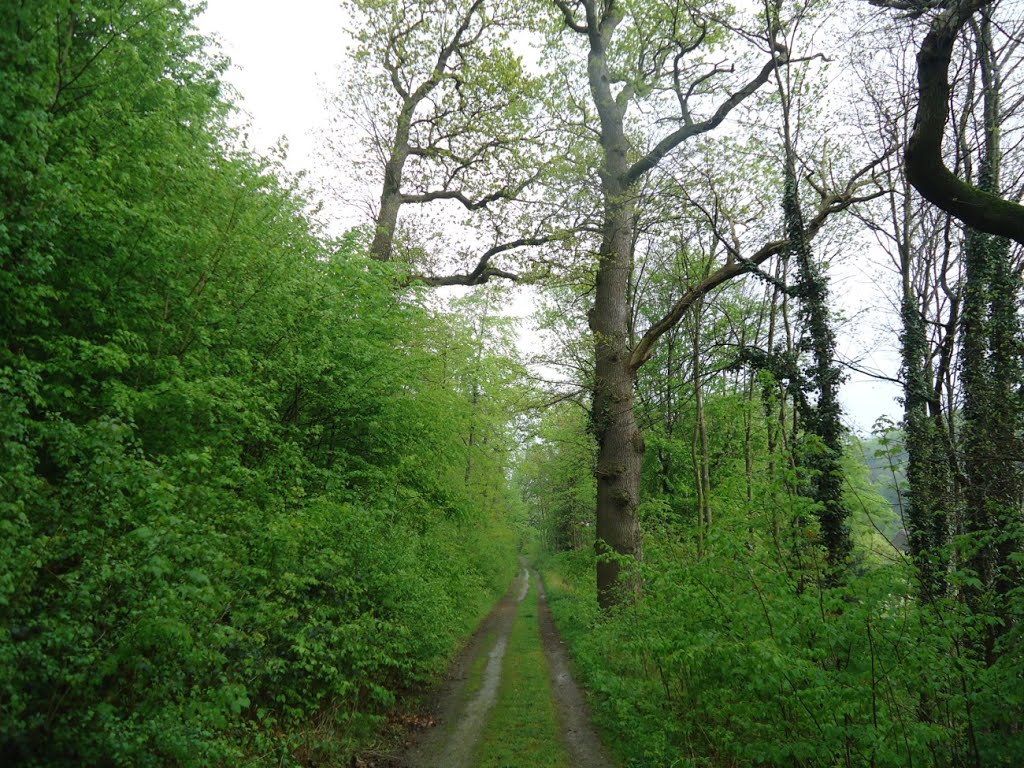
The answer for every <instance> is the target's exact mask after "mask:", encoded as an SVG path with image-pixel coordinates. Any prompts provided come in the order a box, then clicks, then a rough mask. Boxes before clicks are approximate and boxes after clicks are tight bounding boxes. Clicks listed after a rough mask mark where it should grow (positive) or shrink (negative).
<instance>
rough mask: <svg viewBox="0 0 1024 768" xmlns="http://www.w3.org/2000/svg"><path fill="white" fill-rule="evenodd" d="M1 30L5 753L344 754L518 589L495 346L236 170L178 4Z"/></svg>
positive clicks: (297, 200)
mask: <svg viewBox="0 0 1024 768" xmlns="http://www.w3.org/2000/svg"><path fill="white" fill-rule="evenodd" d="M0 14H2V24H0V35H2V36H3V41H4V42H3V46H2V54H0V57H2V58H0V82H2V83H3V84H4V87H3V88H2V89H0V90H2V93H3V96H0V106H2V111H0V134H2V136H3V138H4V141H3V142H2V145H3V146H2V149H0V179H2V180H3V188H2V189H3V192H2V193H3V195H4V196H5V197H4V199H5V204H4V207H3V218H2V220H0V267H2V268H0V280H2V281H3V284H2V289H3V291H4V295H5V300H4V302H3V308H2V310H0V322H2V340H3V343H2V345H0V391H2V396H0V437H2V441H0V444H2V448H0V452H2V454H0V455H2V463H0V532H2V534H3V535H2V536H0V757H2V759H3V761H4V762H5V763H11V764H18V765H27V766H32V765H48V766H59V765H69V766H70V765H75V766H79V765H125V766H128V765H130V766H150V765H151V766H163V765H183V766H186V765H192V766H209V765H218V764H219V765H239V764H246V765H283V764H295V763H296V762H297V761H300V760H307V759H315V760H323V759H328V758H329V757H330V756H331V755H339V754H345V752H344V751H345V750H347V749H349V748H351V747H352V746H353V744H355V743H357V742H358V740H359V739H360V738H363V737H365V736H366V734H367V733H369V732H370V730H371V729H372V728H373V727H374V726H375V725H376V724H377V723H378V722H379V720H380V715H381V713H382V712H383V711H384V710H385V709H386V708H387V707H389V706H391V705H393V704H394V702H395V700H396V695H397V693H398V692H400V691H405V690H407V689H408V687H409V686H410V685H414V684H416V683H418V682H422V681H424V680H427V679H428V678H429V677H430V676H431V675H432V674H433V673H435V672H436V671H437V670H438V669H440V668H441V667H442V666H443V665H444V664H445V662H446V660H447V658H448V657H449V655H450V654H451V652H452V651H453V649H454V647H455V645H456V643H457V641H458V639H459V638H460V637H462V636H464V635H465V634H466V633H467V632H468V630H469V629H470V627H471V626H473V625H474V623H475V622H476V620H477V619H478V618H479V616H480V614H481V612H482V611H483V610H485V609H486V607H487V605H488V604H489V602H490V600H491V598H492V597H493V596H494V595H496V594H497V593H499V592H500V591H501V590H502V589H504V587H505V586H506V585H507V582H508V579H509V578H510V576H511V573H512V570H513V569H514V560H513V558H512V550H513V547H514V543H515V542H514V539H513V536H512V534H511V533H510V532H509V531H508V530H507V528H506V527H505V524H504V522H503V520H504V516H505V515H506V513H507V511H508V508H509V505H510V503H511V502H510V501H509V500H508V493H507V491H506V488H505V483H504V477H505V474H504V473H505V471H506V468H505V466H504V464H503V462H501V461H500V460H498V459H495V458H493V457H491V461H490V462H489V463H486V464H484V463H480V464H479V465H478V466H479V470H478V475H477V476H476V477H475V480H474V482H473V483H469V482H467V480H466V478H465V477H464V475H463V472H462V468H463V467H465V466H466V463H467V457H468V455H469V453H470V450H471V449H470V448H468V447H467V445H466V439H465V438H466V433H467V430H468V425H469V424H470V422H471V421H472V420H473V419H474V418H475V416H474V405H473V403H472V401H471V398H470V397H469V396H468V394H467V391H466V389H465V388H464V387H462V386H455V385H453V381H454V380H456V379H458V378H460V377H461V378H462V379H464V380H468V379H471V378H473V376H474V375H475V374H474V373H473V369H471V368H469V367H468V361H467V359H466V358H465V357H462V358H458V359H448V360H442V359H440V358H439V357H438V356H437V355H436V354H435V348H436V346H437V344H438V342H439V340H441V339H446V340H448V339H454V340H456V341H457V342H458V343H461V344H463V345H467V344H468V341H467V340H468V339H471V333H470V332H469V331H467V330H465V329H464V328H462V327H459V326H458V325H457V324H455V323H454V321H453V320H452V319H451V318H448V317H445V316H443V315H441V314H439V313H436V312H430V311H428V310H427V309H425V308H424V307H423V306H422V304H421V303H420V302H419V301H418V300H417V299H416V297H415V296H401V295H400V294H399V293H398V289H397V288H396V286H397V285H398V276H397V275H396V274H394V273H393V272H392V271H390V270H389V269H388V268H387V267H386V266H383V265H379V264H376V263H372V262H371V263H368V261H367V260H366V259H365V258H364V257H363V256H362V255H361V248H360V246H359V241H358V236H357V234H356V233H353V234H352V235H350V236H349V237H347V238H346V239H345V240H343V241H342V242H340V243H334V244H330V245H325V244H322V243H321V242H320V241H319V240H318V239H317V237H316V236H315V233H314V232H313V231H311V228H310V225H309V224H308V223H307V222H306V221H305V220H304V218H303V215H302V211H303V208H304V205H305V202H304V200H303V199H302V197H301V195H299V194H298V193H297V191H296V189H295V188H294V185H293V184H292V183H290V182H287V181H283V180H282V175H281V173H280V170H279V169H278V168H276V167H275V166H274V165H273V164H272V163H271V162H269V161H266V160H262V159H259V158H254V157H252V156H251V155H249V154H248V153H247V152H245V151H243V150H229V149H227V148H226V147H228V146H229V145H231V144H232V143H236V142H235V140H234V137H233V136H232V135H231V134H230V133H229V132H228V131H227V129H226V128H225V127H224V119H223V118H224V115H225V114H226V112H227V110H228V108H229V107H228V105H227V104H226V103H225V102H224V101H223V100H222V99H221V96H220V90H219V85H218V79H217V78H218V73H219V69H220V64H219V63H218V62H216V61H210V60H209V59H208V58H207V57H206V56H205V54H203V52H202V48H201V46H202V40H201V39H199V38H198V37H197V36H196V35H195V34H194V32H193V31H192V29H191V27H190V22H191V17H192V11H190V10H188V9H187V7H186V6H185V5H184V4H181V3H176V2H170V3H169V2H166V1H165V0H160V2H155V1H153V2H150V1H149V0H137V1H136V2H132V3H129V4H128V5H127V6H125V5H124V4H117V5H116V7H115V6H114V5H111V4H108V3H104V2H99V1H98V0H97V1H96V2H89V3H84V4H70V3H64V2H51V3H31V4H27V5H25V6H24V7H22V6H17V7H11V8H8V7H7V6H4V9H3V10H2V11H0ZM54 30H56V32H57V35H56V38H55V36H54ZM55 43H56V45H55ZM8 86H10V87H8ZM499 358H500V355H499V354H498V353H497V352H495V353H493V354H492V352H491V351H490V350H483V351H482V352H481V355H480V360H481V361H484V362H487V364H488V365H490V366H491V367H492V368H495V369H499V368H500V369H508V368H514V366H513V364H512V363H511V362H510V361H508V360H506V359H499ZM503 385H504V381H503V380H498V381H495V382H494V388H495V390H499V389H500V387H501V386H503ZM494 394H495V397H496V398H497V397H500V392H498V391H496V392H495V393H494ZM495 410H497V409H495ZM477 433H478V435H482V436H484V437H486V438H487V439H488V440H490V445H492V446H493V447H495V448H497V447H498V446H502V445H504V444H505V442H506V441H507V440H508V439H509V437H508V434H507V428H506V427H505V425H504V422H503V421H501V420H500V419H499V418H498V415H497V413H493V414H492V416H491V418H490V420H489V421H488V422H486V423H484V424H482V425H479V426H478V427H477ZM501 455H504V454H501ZM453 468H454V469H453Z"/></svg>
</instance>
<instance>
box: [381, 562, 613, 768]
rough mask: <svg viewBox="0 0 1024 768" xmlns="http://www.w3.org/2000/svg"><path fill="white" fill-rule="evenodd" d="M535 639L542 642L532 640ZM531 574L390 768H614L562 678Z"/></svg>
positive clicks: (564, 668) (486, 626) (523, 571)
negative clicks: (428, 720)
mask: <svg viewBox="0 0 1024 768" xmlns="http://www.w3.org/2000/svg"><path fill="white" fill-rule="evenodd" d="M538 635H539V637H538ZM569 669H570V668H569V660H568V657H567V655H566V652H565V649H564V647H563V645H562V641H561V640H560V639H559V637H558V633H557V631H556V630H555V627H554V623H553V622H552V619H551V613H550V611H549V609H548V605H547V600H546V597H545V594H544V586H543V584H542V583H541V580H540V577H539V576H538V574H537V572H536V571H535V570H533V569H531V568H529V567H528V566H527V565H526V563H525V561H522V560H521V561H520V571H519V574H518V575H517V576H516V578H515V579H514V580H513V582H512V585H511V587H510V588H509V590H508V592H507V593H506V594H505V596H504V597H503V598H502V599H501V600H500V601H499V602H498V603H497V605H495V607H494V609H493V610H492V611H491V613H490V614H489V615H488V616H487V618H486V619H484V621H483V622H482V623H481V625H480V627H479V628H478V629H477V631H476V633H475V634H474V635H473V637H472V639H471V640H470V642H469V644H468V645H467V646H466V648H465V649H464V650H463V652H462V653H461V654H460V655H459V657H458V658H457V659H456V661H455V663H454V664H453V665H452V667H451V669H450V670H449V673H448V676H447V679H446V682H445V683H444V684H443V686H442V687H441V688H440V690H439V691H438V693H437V695H436V697H435V699H434V703H433V706H432V707H431V709H432V717H431V722H432V725H431V726H430V727H428V728H426V729H425V730H422V731H420V732H418V733H415V734H413V735H412V736H411V739H410V742H409V743H408V744H407V746H406V748H405V750H404V753H403V754H402V755H401V756H400V757H397V758H394V759H392V760H391V761H390V762H389V763H388V764H389V765H390V766H392V767H393V768H399V767H401V768H534V766H538V765H545V766H556V767H557V768H613V766H614V765H615V764H614V762H613V761H612V760H611V758H610V757H609V755H608V753H607V751H606V750H605V748H604V747H603V746H602V745H601V742H600V740H599V739H598V737H597V734H596V732H595V731H594V728H593V726H592V724H591V722H590V715H589V711H588V709H587V706H586V702H585V700H584V698H583V695H582V693H581V691H580V689H579V688H578V687H577V685H576V683H575V682H574V681H573V679H572V676H571V674H570V671H569Z"/></svg>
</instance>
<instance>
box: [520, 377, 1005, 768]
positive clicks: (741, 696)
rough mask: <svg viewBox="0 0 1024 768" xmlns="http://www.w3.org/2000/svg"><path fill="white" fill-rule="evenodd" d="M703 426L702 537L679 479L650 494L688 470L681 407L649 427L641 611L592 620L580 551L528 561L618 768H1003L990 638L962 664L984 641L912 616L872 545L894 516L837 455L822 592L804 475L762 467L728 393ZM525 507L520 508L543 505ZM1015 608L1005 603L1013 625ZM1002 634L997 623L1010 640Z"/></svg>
mask: <svg viewBox="0 0 1024 768" xmlns="http://www.w3.org/2000/svg"><path fill="white" fill-rule="evenodd" d="M706 412H707V418H708V420H709V434H710V435H711V436H712V439H711V443H710V448H709V453H710V455H711V457H712V462H711V466H712V472H711V480H712V483H711V488H712V497H711V500H710V504H711V508H712V509H713V510H714V522H713V524H712V525H711V526H709V527H708V529H707V531H706V533H705V534H704V537H703V538H701V537H700V535H699V534H698V532H697V530H696V529H697V525H698V522H697V519H696V515H695V513H694V504H695V502H694V500H693V498H694V490H693V487H694V480H693V478H692V476H689V475H688V471H689V468H688V467H685V466H684V468H683V469H682V470H681V471H679V472H677V473H675V474H673V475H672V476H671V477H672V482H669V483H667V484H666V483H664V482H663V480H664V478H663V477H662V475H663V473H664V468H665V467H666V466H668V467H672V466H674V464H673V461H672V460H671V458H672V457H673V456H674V457H675V460H676V461H677V462H678V463H681V464H684V465H685V460H686V458H688V453H689V449H690V446H689V445H687V444H686V439H685V438H683V437H680V436H688V435H690V434H692V432H693V428H694V424H693V415H692V405H691V406H689V407H686V406H681V407H680V412H679V413H678V414H677V415H678V419H677V421H676V423H675V425H674V429H675V431H676V439H675V440H670V439H667V437H666V435H665V433H664V432H663V431H662V425H660V424H659V425H656V426H652V428H651V431H650V434H651V435H652V436H653V438H654V439H653V440H652V439H651V438H649V439H648V451H649V455H648V459H649V463H648V474H647V475H646V476H645V484H646V488H645V491H646V496H647V498H646V501H645V502H644V507H643V510H644V514H645V519H644V520H645V558H644V562H643V565H642V567H641V573H642V581H643V592H642V596H641V597H640V598H639V599H631V600H627V601H625V602H624V603H623V604H622V605H621V606H619V607H618V608H616V609H615V610H613V611H611V612H606V613H602V612H601V611H600V610H599V609H598V607H597V602H596V593H595V585H594V579H593V569H594V567H595V563H594V555H593V552H592V550H590V549H589V548H583V549H580V550H573V551H565V552H559V553H556V554H551V553H548V554H547V555H546V556H544V557H543V558H542V561H541V569H542V571H543V573H544V577H545V582H546V584H547V585H548V594H549V600H550V605H551V609H552V611H553V613H554V616H555V620H556V623H557V625H558V628H559V630H560V632H561V633H562V636H563V638H564V639H565V640H566V642H567V644H568V646H569V648H570V651H571V652H572V655H573V657H574V659H575V661H576V664H577V668H578V670H579V672H580V674H581V677H582V681H583V682H584V683H585V685H586V686H587V687H588V688H589V689H590V690H591V691H592V692H593V694H594V700H593V703H594V714H595V718H596V720H597V722H598V725H599V726H600V727H601V728H602V729H603V730H604V731H605V732H606V734H607V736H608V740H609V742H610V743H611V744H612V745H613V746H614V747H615V748H616V750H617V751H618V753H619V756H620V757H621V758H622V760H623V763H624V764H625V765H626V766H636V767H637V768H640V767H641V766H643V767H644V768H654V767H656V766H666V767H667V766H681V765H689V766H736V765H765V766H779V767H780V768H782V767H783V766H787V767H788V766H807V767H808V768H809V767H810V766H833V765H835V766H838V765H842V766H850V767H852V766H892V767H893V768H896V767H897V766H900V767H902V766H907V765H924V766H964V765H972V766H975V765H997V766H1002V765H1006V766H1009V765H1014V764H1016V763H1018V762H1020V760H1021V757H1022V752H1021V749H1022V748H1024V744H1022V743H1021V741H1020V739H1019V737H1018V735H1017V734H1016V731H1015V727H1014V726H1013V725H1012V724H1011V723H1012V722H1013V721H1014V719H1015V718H1016V717H1017V716H1018V715H1019V713H1020V708H1019V707H1020V702H1019V700H1018V698H1017V696H1016V690H1017V688H1019V685H1017V684H1016V683H1015V682H1014V681H1015V679H1016V678H1015V677H1014V676H1015V675H1017V674H1019V671H1020V654H1019V653H1018V652H1017V648H1016V647H1015V646H1013V645H1012V642H1014V641H1013V640H1012V639H1011V638H1009V637H1007V638H1006V640H1005V641H1003V642H1002V644H1001V646H1000V648H1001V653H1000V656H999V658H998V661H997V662H996V663H995V664H994V665H993V666H991V667H986V665H985V664H984V663H983V662H982V661H981V660H979V659H978V658H977V657H975V656H973V655H972V654H971V653H970V652H969V648H970V642H969V641H970V638H971V637H972V636H979V635H981V636H983V635H984V633H985V632H986V627H985V622H984V620H983V617H979V616H976V615H972V614H971V612H969V611H967V610H966V606H965V605H964V604H963V603H961V602H957V601H956V600H953V599H942V600H936V601H933V602H922V601H920V600H919V599H918V596H917V579H916V578H915V577H916V573H915V570H914V568H913V564H912V562H911V560H910V559H909V557H908V556H906V555H904V554H902V553H900V552H898V551H897V550H896V549H895V548H894V547H893V546H892V545H891V544H890V543H889V541H888V540H887V539H886V536H884V535H883V533H887V534H888V533H892V532H893V531H894V530H895V529H896V528H898V523H897V516H896V512H895V510H894V509H893V507H892V505H891V504H890V503H888V502H887V501H886V500H885V499H884V498H883V497H882V496H881V495H880V494H879V493H878V490H877V488H876V486H875V485H874V483H873V482H872V480H871V477H870V470H869V467H868V466H867V464H866V462H865V461H864V460H863V458H862V457H863V449H862V448H860V447H859V446H858V445H857V444H856V443H855V442H854V443H851V444H850V445H849V446H848V449H847V450H846V451H845V452H844V463H843V467H842V471H843V474H842V477H843V480H844V504H845V505H846V506H847V508H849V509H850V510H851V512H852V515H851V529H852V537H851V538H852V544H853V557H852V559H851V571H850V577H849V578H848V580H847V582H846V583H845V584H844V585H843V586H842V587H839V588H836V587H832V586H830V585H829V582H828V578H827V574H828V567H827V559H826V553H825V550H824V547H823V546H822V545H821V543H820V538H819V536H820V534H819V531H818V529H817V526H816V525H815V524H814V515H813V513H814V510H815V508H816V503H815V502H814V501H813V500H811V499H809V498H806V497H804V496H801V495H799V493H798V491H799V489H801V488H807V487H808V484H807V482H806V478H805V477H804V476H802V473H805V472H806V471H807V470H806V468H804V467H801V466H799V465H797V464H796V463H795V462H793V460H792V458H791V457H789V456H787V454H786V451H785V450H783V449H782V448H781V447H777V448H776V450H775V452H774V453H773V452H772V451H771V449H770V448H769V445H768V443H767V441H766V428H767V424H766V423H765V422H766V421H768V419H766V418H765V416H764V414H765V411H764V410H763V408H762V406H761V404H760V403H757V402H756V398H755V400H754V401H752V402H751V401H746V400H745V399H744V398H743V397H742V396H741V395H740V394H739V393H736V392H730V391H728V389H727V390H726V391H725V392H721V393H719V394H713V395H712V396H710V397H709V398H708V400H707V404H706ZM758 414H760V415H758ZM751 416H753V417H755V422H754V423H753V424H752V425H751V429H750V430H749V432H748V431H747V430H746V429H745V424H749V423H750V422H749V421H748V418H749V417H751ZM768 418H774V417H773V416H771V415H769V417H768ZM548 428H549V429H550V427H548ZM580 429H582V427H580ZM746 440H749V441H751V448H752V451H753V456H752V458H753V460H752V462H751V464H750V465H749V467H750V471H751V474H750V475H749V476H748V475H747V465H746V464H745V462H744V459H743V458H742V457H743V454H744V448H743V443H744V441H746ZM659 452H666V453H667V454H668V456H669V458H668V459H665V458H659V456H658V454H659ZM652 455H653V460H652ZM562 460H563V461H564V459H562ZM559 462H560V460H559V459H558V457H554V458H553V459H552V461H551V463H552V464H553V466H555V467H558V466H560V463H559ZM532 487H533V488H542V487H543V486H541V485H535V486H532ZM527 498H528V500H529V502H530V504H531V509H535V508H537V507H538V506H540V507H543V505H545V504H547V505H552V504H554V503H556V500H557V498H558V497H557V496H555V495H547V496H546V495H540V496H528V497H527ZM957 578H959V579H961V580H962V579H970V578H975V577H974V576H973V574H972V573H969V572H968V573H964V574H961V575H958V577H957ZM1020 607H1021V606H1020V604H1019V600H1018V601H1017V602H1015V603H1014V604H1013V606H1012V607H1011V611H1019V610H1020ZM1013 615H1015V616H1018V617H1019V616H1020V614H1019V613H1015V614H1013ZM1018 626H1019V625H1018V623H1017V621H1016V620H1014V623H1013V624H1012V627H1013V630H1012V631H1011V634H1013V635H1014V637H1016V635H1017V634H1019V633H1018V631H1017V627H1018ZM997 701H999V702H1001V703H1000V704H996V702H997Z"/></svg>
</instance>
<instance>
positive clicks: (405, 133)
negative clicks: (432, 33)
mask: <svg viewBox="0 0 1024 768" xmlns="http://www.w3.org/2000/svg"><path fill="white" fill-rule="evenodd" d="M415 109H416V104H415V103H414V102H411V101H410V100H409V99H406V100H405V103H404V104H403V105H402V110H401V112H399V115H398V125H397V126H396V127H395V137H394V140H393V142H392V144H391V154H390V155H389V156H388V160H387V163H385V165H384V184H383V186H382V187H381V192H380V210H379V211H378V212H377V221H376V222H375V227H374V230H373V242H372V243H371V244H370V256H372V257H373V258H375V259H377V260H378V261H391V257H392V256H393V255H394V247H395V230H396V229H397V227H398V211H399V210H400V209H401V207H402V174H403V172H404V170H405V161H406V160H408V159H409V130H410V126H411V124H412V115H413V111H414V110H415Z"/></svg>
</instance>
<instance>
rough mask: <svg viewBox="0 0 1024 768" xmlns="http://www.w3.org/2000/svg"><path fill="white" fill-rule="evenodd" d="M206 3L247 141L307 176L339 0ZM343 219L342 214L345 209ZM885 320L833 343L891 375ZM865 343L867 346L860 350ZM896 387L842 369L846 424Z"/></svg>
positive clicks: (871, 278)
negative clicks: (281, 148)
mask: <svg viewBox="0 0 1024 768" xmlns="http://www.w3.org/2000/svg"><path fill="white" fill-rule="evenodd" d="M206 5H207V10H206V12H205V13H203V14H202V15H201V16H200V17H199V21H198V26H199V29H200V31H201V32H203V33H204V34H207V35H215V36H216V37H217V38H218V39H219V40H220V43H221V46H222V49H223V52H224V53H225V54H227V56H228V57H229V58H230V59H231V60H232V67H231V69H230V70H229V71H228V73H227V80H228V82H230V83H231V84H232V85H233V86H234V87H235V89H236V90H237V91H238V92H239V94H240V96H241V99H242V100H241V106H242V108H243V109H244V110H245V111H246V112H248V113H249V114H250V115H251V118H252V124H251V127H250V130H249V141H250V143H251V144H252V146H253V147H254V148H255V149H256V150H258V151H267V150H269V149H270V148H271V147H273V146H274V145H275V144H276V143H277V141H278V140H279V139H280V138H281V137H286V138H287V141H288V145H289V153H288V159H287V161H286V166H287V167H288V168H289V170H291V171H296V172H297V171H307V172H309V173H310V177H311V179H313V180H315V179H316V178H317V176H318V173H317V171H318V168H317V167H316V165H317V146H318V144H317V131H319V130H322V129H323V128H325V127H326V125H327V115H328V113H327V109H326V107H325V96H326V94H328V93H332V92H336V90H337V84H338V82H339V78H340V72H341V66H342V63H343V62H344V60H345V50H346V46H347V45H348V44H349V39H348V36H347V35H346V33H345V26H346V18H345V15H344V13H343V12H342V10H341V7H340V5H339V3H338V2H337V0H287V2H286V1H285V0H207V2H206ZM328 204H330V201H329V200H328ZM335 215H337V212H335ZM354 216H355V212H354V211H350V212H349V219H348V220H349V221H354V220H355V219H354V218H352V217H354ZM342 218H343V219H344V218H346V217H345V216H344V214H342ZM872 271H873V268H872V267H871V266H870V265H866V264H864V263H863V261H860V262H854V261H853V260H851V262H848V265H847V266H846V267H844V268H842V270H841V272H840V273H839V274H837V275H836V276H835V278H834V280H833V290H834V291H835V293H836V295H837V296H838V297H839V300H840V303H841V304H842V306H843V307H844V309H843V311H844V312H845V313H846V314H847V315H848V316H853V315H856V314H857V313H858V311H859V310H860V309H862V308H863V307H864V306H868V305H872V304H881V303H882V301H881V296H879V291H878V288H877V284H876V279H877V276H876V275H873V274H872ZM516 314H520V313H519V312H517V313H516ZM885 323H886V321H885V320H884V318H882V317H881V316H880V315H878V314H877V313H876V314H874V315H871V316H865V317H863V318H859V319H855V320H853V321H852V322H851V323H850V324H848V325H847V326H846V327H844V328H843V329H842V331H841V338H840V347H841V350H840V351H841V353H842V354H843V355H844V356H845V357H847V358H850V359H859V360H860V363H861V365H863V366H864V367H865V368H868V369H875V370H881V371H884V372H885V373H886V374H888V375H890V376H892V375H894V374H895V373H896V368H897V366H898V362H897V359H898V358H897V357H896V356H895V354H894V350H895V344H896V337H895V335H894V334H893V333H891V332H889V333H887V332H885V331H884V329H883V328H881V327H880V326H883V325H885ZM880 340H882V341H881V343H880ZM884 347H888V350H886V349H884ZM870 349H873V350H874V351H873V352H866V350H870ZM897 394H898V390H897V388H896V387H895V386H894V385H892V384H890V383H886V382H880V381H877V380H873V379H871V378H869V377H867V376H864V375H862V374H858V373H851V374H850V377H849V380H848V382H847V384H846V385H845V386H844V388H843V392H842V399H843V406H844V410H845V412H846V420H847V423H848V424H849V425H850V426H851V427H853V428H855V429H857V430H858V431H861V432H867V431H868V430H870V428H871V425H872V424H873V423H874V421H875V419H876V418H878V417H879V416H880V415H882V414H887V415H889V416H890V417H891V418H892V419H893V420H898V419H899V415H900V410H901V409H900V407H899V406H898V405H897V404H896V403H895V402H894V397H895V396H896V395H897Z"/></svg>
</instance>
